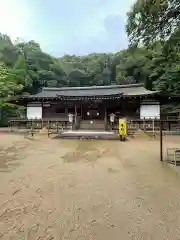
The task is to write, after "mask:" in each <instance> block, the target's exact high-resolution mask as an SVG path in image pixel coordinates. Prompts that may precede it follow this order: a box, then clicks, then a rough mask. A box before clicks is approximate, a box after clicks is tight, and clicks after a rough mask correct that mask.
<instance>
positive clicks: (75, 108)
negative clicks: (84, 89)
mask: <svg viewBox="0 0 180 240" xmlns="http://www.w3.org/2000/svg"><path fill="white" fill-rule="evenodd" d="M74 117H75V119H74V121H75V126H76V123H77V105H76V104H75V106H74Z"/></svg>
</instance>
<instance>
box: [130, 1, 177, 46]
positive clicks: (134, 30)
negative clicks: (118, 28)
mask: <svg viewBox="0 0 180 240" xmlns="http://www.w3.org/2000/svg"><path fill="white" fill-rule="evenodd" d="M127 16H128V22H127V26H126V30H127V33H128V36H129V38H130V41H131V43H141V42H142V43H145V44H147V45H148V44H150V43H152V42H156V41H157V40H159V39H160V40H166V39H167V38H169V37H170V36H171V35H172V34H173V32H174V31H175V29H177V28H179V24H180V1H179V0H136V2H135V4H134V5H133V6H132V8H131V11H130V12H128V13H127Z"/></svg>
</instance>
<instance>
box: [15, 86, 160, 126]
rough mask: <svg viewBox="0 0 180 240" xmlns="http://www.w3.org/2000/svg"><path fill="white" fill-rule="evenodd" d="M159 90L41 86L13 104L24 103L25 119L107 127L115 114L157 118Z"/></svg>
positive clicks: (138, 87) (129, 116)
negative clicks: (39, 90) (40, 88)
mask: <svg viewBox="0 0 180 240" xmlns="http://www.w3.org/2000/svg"><path fill="white" fill-rule="evenodd" d="M158 99H159V92H158V91H149V90H147V89H145V88H144V86H143V84H127V85H109V86H91V87H61V88H43V89H42V91H41V92H39V93H37V94H35V95H23V96H21V97H19V98H18V100H17V101H16V104H20V105H23V106H26V120H43V121H47V120H54V121H55V120H56V121H60V122H63V121H64V122H71V123H72V125H73V128H75V129H79V128H83V129H97V128H99V129H106V130H107V129H108V126H109V125H110V124H111V123H112V122H113V123H115V122H116V121H117V119H118V118H126V119H135V118H137V119H154V118H156V119H159V117H160V104H159V101H158Z"/></svg>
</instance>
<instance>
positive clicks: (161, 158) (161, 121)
mask: <svg viewBox="0 0 180 240" xmlns="http://www.w3.org/2000/svg"><path fill="white" fill-rule="evenodd" d="M160 161H161V162H162V161H163V120H162V113H161V103H160Z"/></svg>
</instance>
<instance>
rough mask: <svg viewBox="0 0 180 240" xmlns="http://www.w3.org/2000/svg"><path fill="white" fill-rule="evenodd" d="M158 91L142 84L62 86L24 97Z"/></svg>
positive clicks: (111, 94)
mask: <svg viewBox="0 0 180 240" xmlns="http://www.w3.org/2000/svg"><path fill="white" fill-rule="evenodd" d="M155 93H157V92H156V91H149V90H147V89H145V88H144V87H143V85H142V84H128V85H109V86H92V87H61V88H43V89H42V91H41V92H40V93H37V94H35V95H28V96H27V95H26V96H23V98H56V97H60V98H61V97H62V98H69V97H71V98H73V97H75V98H77V97H98V96H99V97H102V96H106V97H111V96H122V95H123V96H142V95H151V94H155Z"/></svg>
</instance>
